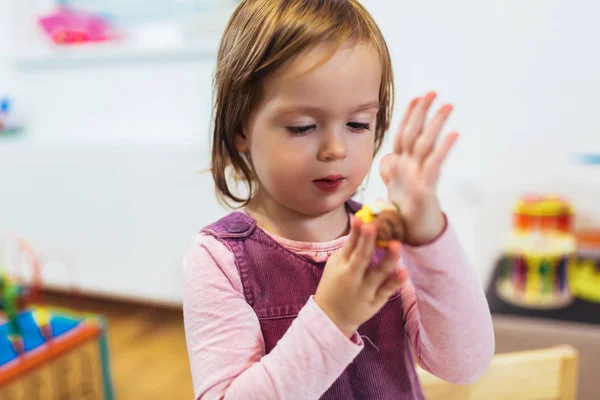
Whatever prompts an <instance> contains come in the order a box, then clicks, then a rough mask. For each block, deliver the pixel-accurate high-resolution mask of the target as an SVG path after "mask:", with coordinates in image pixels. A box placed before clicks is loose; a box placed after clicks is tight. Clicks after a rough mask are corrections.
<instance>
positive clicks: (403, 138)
mask: <svg viewBox="0 0 600 400" xmlns="http://www.w3.org/2000/svg"><path fill="white" fill-rule="evenodd" d="M435 98H436V94H435V93H434V92H430V93H427V94H426V95H425V96H424V97H422V98H416V99H414V100H413V101H412V102H411V103H410V104H409V105H408V107H407V109H406V112H405V114H404V116H403V118H402V122H401V123H400V128H399V130H398V133H397V134H396V137H395V138H394V149H393V152H392V153H390V154H387V155H385V156H384V157H383V159H382V160H381V165H380V172H381V177H382V179H383V181H384V183H385V185H386V187H387V189H388V198H389V200H391V201H393V202H394V203H395V204H396V205H397V206H398V207H399V208H400V211H401V213H402V215H403V217H404V222H405V224H406V229H407V233H408V242H409V243H411V244H416V245H418V244H424V243H427V242H429V241H431V240H433V239H434V238H435V237H437V236H438V235H439V234H440V233H441V232H442V230H443V229H444V226H445V219H444V216H443V214H442V212H441V209H440V206H439V202H438V199H437V183H438V178H439V175H440V169H441V166H442V164H443V163H444V160H445V159H446V156H447V155H448V153H449V152H450V150H451V149H452V147H453V146H454V143H455V142H456V139H457V138H458V133H456V132H453V133H451V134H449V135H447V136H446V137H444V138H443V139H442V140H441V141H440V142H439V143H438V137H439V136H440V133H441V131H442V128H443V126H444V124H445V122H446V120H447V119H448V116H449V115H450V113H451V112H452V106H451V105H449V104H446V105H444V106H442V107H441V108H440V109H439V110H438V111H437V113H436V114H435V115H434V117H433V118H432V119H431V121H430V122H429V123H426V119H427V113H428V111H429V109H430V107H431V104H432V103H433V101H434V100H435Z"/></svg>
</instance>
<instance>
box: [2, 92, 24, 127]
mask: <svg viewBox="0 0 600 400" xmlns="http://www.w3.org/2000/svg"><path fill="white" fill-rule="evenodd" d="M21 128H22V126H21V123H20V122H19V121H18V120H17V118H16V116H15V114H14V111H13V101H12V100H11V99H10V98H9V97H0V135H7V134H10V133H16V132H18V131H20V130H21Z"/></svg>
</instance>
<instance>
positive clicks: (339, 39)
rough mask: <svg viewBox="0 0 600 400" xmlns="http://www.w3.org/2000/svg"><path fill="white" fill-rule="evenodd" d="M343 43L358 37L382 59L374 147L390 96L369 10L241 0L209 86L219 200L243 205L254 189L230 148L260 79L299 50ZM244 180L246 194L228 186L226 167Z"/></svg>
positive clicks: (347, 3)
mask: <svg viewBox="0 0 600 400" xmlns="http://www.w3.org/2000/svg"><path fill="white" fill-rule="evenodd" d="M347 41H353V42H355V43H356V42H361V41H365V42H367V43H369V44H370V45H372V46H373V48H374V49H375V50H376V52H377V53H378V55H379V57H380V58H381V64H382V66H383V70H382V81H381V87H380V90H379V102H380V108H379V112H378V114H377V123H376V131H375V153H377V152H378V150H379V148H380V147H381V144H382V142H383V138H384V135H385V132H386V131H387V130H388V128H389V125H390V119H391V114H392V109H393V101H394V87H393V72H392V63H391V58H390V54H389V51H388V48H387V45H386V43H385V40H384V38H383V35H382V33H381V31H380V30H379V28H378V26H377V24H376V23H375V21H374V20H373V18H372V16H371V15H370V14H369V12H368V11H367V10H366V9H365V8H364V7H363V6H362V5H361V4H360V3H359V2H358V1H356V0H242V1H241V2H240V4H239V5H238V7H237V8H236V10H235V11H234V13H233V15H232V17H231V19H230V20H229V23H228V25H227V28H226V29H225V32H224V34H223V37H222V39H221V45H220V47H219V52H218V56H217V70H216V73H215V77H214V81H213V88H214V96H215V98H214V110H213V113H214V131H213V138H212V158H211V166H210V169H211V172H212V175H213V179H214V182H215V187H216V192H217V196H218V198H219V201H220V202H221V203H223V204H225V205H228V206H231V203H230V202H231V201H233V202H234V203H241V204H240V206H245V205H247V204H248V202H249V201H250V199H251V197H252V194H253V192H254V189H255V184H256V182H255V177H254V174H253V170H252V165H250V162H249V160H248V159H247V158H246V157H244V156H243V155H242V154H240V153H239V151H238V150H237V148H236V145H235V139H236V136H237V135H239V134H241V133H242V131H243V126H244V123H245V122H246V121H247V120H248V119H249V117H250V115H251V113H252V112H253V110H254V108H255V107H256V105H257V104H258V101H259V94H260V87H261V83H262V81H263V80H264V79H265V77H267V76H269V74H271V73H272V72H273V71H275V70H277V69H278V68H279V67H281V66H282V65H283V64H284V63H286V62H288V61H289V60H291V59H293V58H294V57H295V56H297V55H298V54H300V53H302V52H303V51H306V50H309V49H310V48H312V47H314V46H316V45H318V44H321V43H330V44H332V46H331V48H332V49H333V51H332V54H333V53H334V51H335V49H337V48H339V47H340V46H341V45H343V44H344V43H346V42H347ZM227 167H231V168H233V170H234V174H235V175H236V176H237V177H238V181H245V183H246V184H247V189H248V195H247V196H238V195H236V194H234V193H233V192H232V190H231V186H230V183H228V179H227V174H226V169H227Z"/></svg>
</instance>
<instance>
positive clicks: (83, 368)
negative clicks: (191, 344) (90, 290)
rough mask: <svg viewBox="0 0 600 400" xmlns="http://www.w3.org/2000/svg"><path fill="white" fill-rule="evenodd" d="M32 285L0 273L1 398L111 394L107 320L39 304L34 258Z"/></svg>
mask: <svg viewBox="0 0 600 400" xmlns="http://www.w3.org/2000/svg"><path fill="white" fill-rule="evenodd" d="M17 244H18V249H19V250H20V254H21V255H22V256H28V257H27V258H28V260H29V262H30V264H31V266H32V267H33V271H34V273H33V280H32V283H31V285H23V284H21V283H20V282H19V281H18V280H15V279H13V278H11V277H9V276H8V275H7V274H6V273H2V275H0V315H2V314H3V315H2V316H3V317H4V318H2V319H1V320H0V399H2V400H34V399H44V400H46V399H78V400H79V399H81V400H112V399H113V391H112V381H111V377H110V366H109V359H108V346H107V339H106V325H105V322H104V320H103V319H102V318H101V317H100V316H98V315H93V314H86V313H81V312H75V311H72V310H67V309H60V308H52V307H45V306H43V305H41V301H40V300H41V296H40V286H41V285H40V274H39V262H38V261H37V257H36V256H35V253H34V252H33V250H32V249H31V247H29V246H28V245H27V244H26V243H25V242H23V241H19V242H18V243H17Z"/></svg>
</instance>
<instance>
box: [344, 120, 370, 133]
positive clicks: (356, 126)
mask: <svg viewBox="0 0 600 400" xmlns="http://www.w3.org/2000/svg"><path fill="white" fill-rule="evenodd" d="M346 125H347V126H348V127H350V129H352V130H353V131H355V132H362V131H369V130H371V124H366V123H362V122H348V123H347V124H346Z"/></svg>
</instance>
